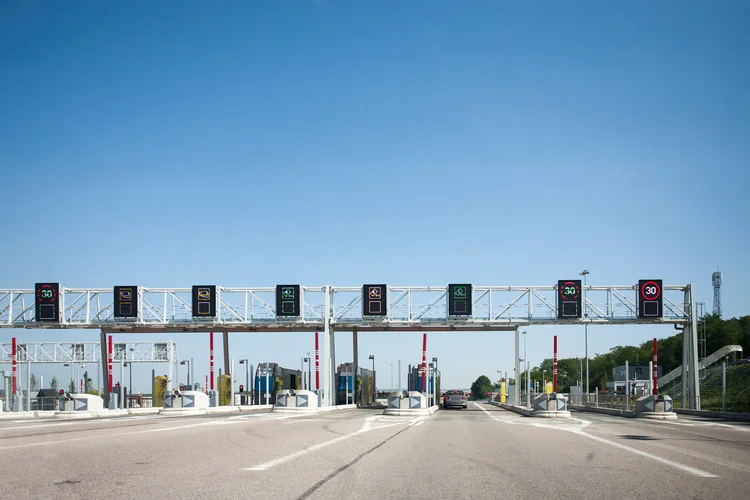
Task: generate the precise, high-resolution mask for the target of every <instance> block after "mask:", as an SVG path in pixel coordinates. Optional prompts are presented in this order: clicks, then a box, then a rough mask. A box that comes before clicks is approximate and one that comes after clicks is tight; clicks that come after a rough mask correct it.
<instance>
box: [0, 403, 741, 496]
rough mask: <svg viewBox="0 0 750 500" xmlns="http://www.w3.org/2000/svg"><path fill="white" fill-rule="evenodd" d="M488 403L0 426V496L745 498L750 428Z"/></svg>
mask: <svg viewBox="0 0 750 500" xmlns="http://www.w3.org/2000/svg"><path fill="white" fill-rule="evenodd" d="M573 416H574V418H573V419H570V420H565V421H562V420H560V421H548V420H542V419H536V418H528V417H522V416H519V415H516V414H514V413H511V412H508V411H505V410H501V409H499V408H496V407H493V406H488V405H484V404H474V403H471V404H470V405H469V408H468V409H467V410H441V411H439V412H437V413H435V414H434V415H432V416H430V417H415V418H411V417H389V416H384V415H382V414H381V412H378V411H371V410H347V411H337V412H330V413H321V414H317V415H310V416H307V415H305V416H299V415H289V414H276V413H261V414H240V415H237V414H233V415H232V416H229V415H225V416H210V417H180V418H169V417H162V416H141V417H123V418H116V419H100V420H85V421H81V420H73V421H59V420H40V419H34V420H22V421H8V420H5V421H1V422H0V471H2V474H1V475H0V478H1V479H0V498H3V499H6V498H7V499H22V498H23V499H27V498H45V499H47V498H56V499H57V498H59V499H67V498H71V499H73V498H76V499H78V498H96V499H100V498H137V499H139V500H140V499H150V498H196V499H206V498H211V499H216V498H238V499H239V498H243V499H244V498H263V499H269V498H272V499H288V498H289V499H299V498H310V499H325V498H347V499H349V498H352V499H359V498H362V499H379V500H383V499H391V498H472V499H474V498H493V499H496V498H501V497H502V498H519V499H522V498H529V499H532V498H533V499H539V498H556V499H565V498H570V499H596V500H601V499H602V498H603V497H604V498H605V499H606V498H607V497H611V498H615V497H616V498H659V499H669V498H680V499H690V498H699V499H705V498H738V499H739V498H742V499H746V498H748V497H750V493H748V492H750V425H748V424H746V423H727V422H724V421H708V420H701V419H697V418H689V417H680V419H679V420H677V421H674V422H664V421H646V420H641V419H625V418H620V417H611V416H607V415H599V414H590V413H574V414H573Z"/></svg>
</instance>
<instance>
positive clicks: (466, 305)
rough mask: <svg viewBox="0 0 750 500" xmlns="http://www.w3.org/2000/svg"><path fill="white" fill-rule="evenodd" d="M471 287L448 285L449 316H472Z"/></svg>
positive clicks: (467, 285) (468, 285)
mask: <svg viewBox="0 0 750 500" xmlns="http://www.w3.org/2000/svg"><path fill="white" fill-rule="evenodd" d="M471 291H472V289H471V285H470V284H462V285H448V316H471V305H472V299H471Z"/></svg>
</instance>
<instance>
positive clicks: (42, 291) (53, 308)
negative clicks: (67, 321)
mask: <svg viewBox="0 0 750 500" xmlns="http://www.w3.org/2000/svg"><path fill="white" fill-rule="evenodd" d="M34 289H35V290H36V301H35V308H34V309H35V313H36V321H37V322H39V323H42V322H59V321H60V283H37V284H36V285H35V287H34Z"/></svg>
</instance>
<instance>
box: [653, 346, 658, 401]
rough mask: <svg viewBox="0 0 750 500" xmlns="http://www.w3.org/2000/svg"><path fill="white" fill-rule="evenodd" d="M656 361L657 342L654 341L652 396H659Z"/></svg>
mask: <svg viewBox="0 0 750 500" xmlns="http://www.w3.org/2000/svg"><path fill="white" fill-rule="evenodd" d="M658 360H659V341H658V340H656V339H654V372H653V377H654V382H653V384H654V391H653V393H654V396H658V395H659V367H658V364H657V362H658Z"/></svg>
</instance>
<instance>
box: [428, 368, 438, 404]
mask: <svg viewBox="0 0 750 500" xmlns="http://www.w3.org/2000/svg"><path fill="white" fill-rule="evenodd" d="M427 372H428V373H429V374H431V375H432V377H427V381H428V385H427V400H428V406H433V405H434V404H435V400H436V398H435V364H434V363H432V362H430V364H429V365H428V368H427ZM429 383H432V390H430V385H429Z"/></svg>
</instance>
